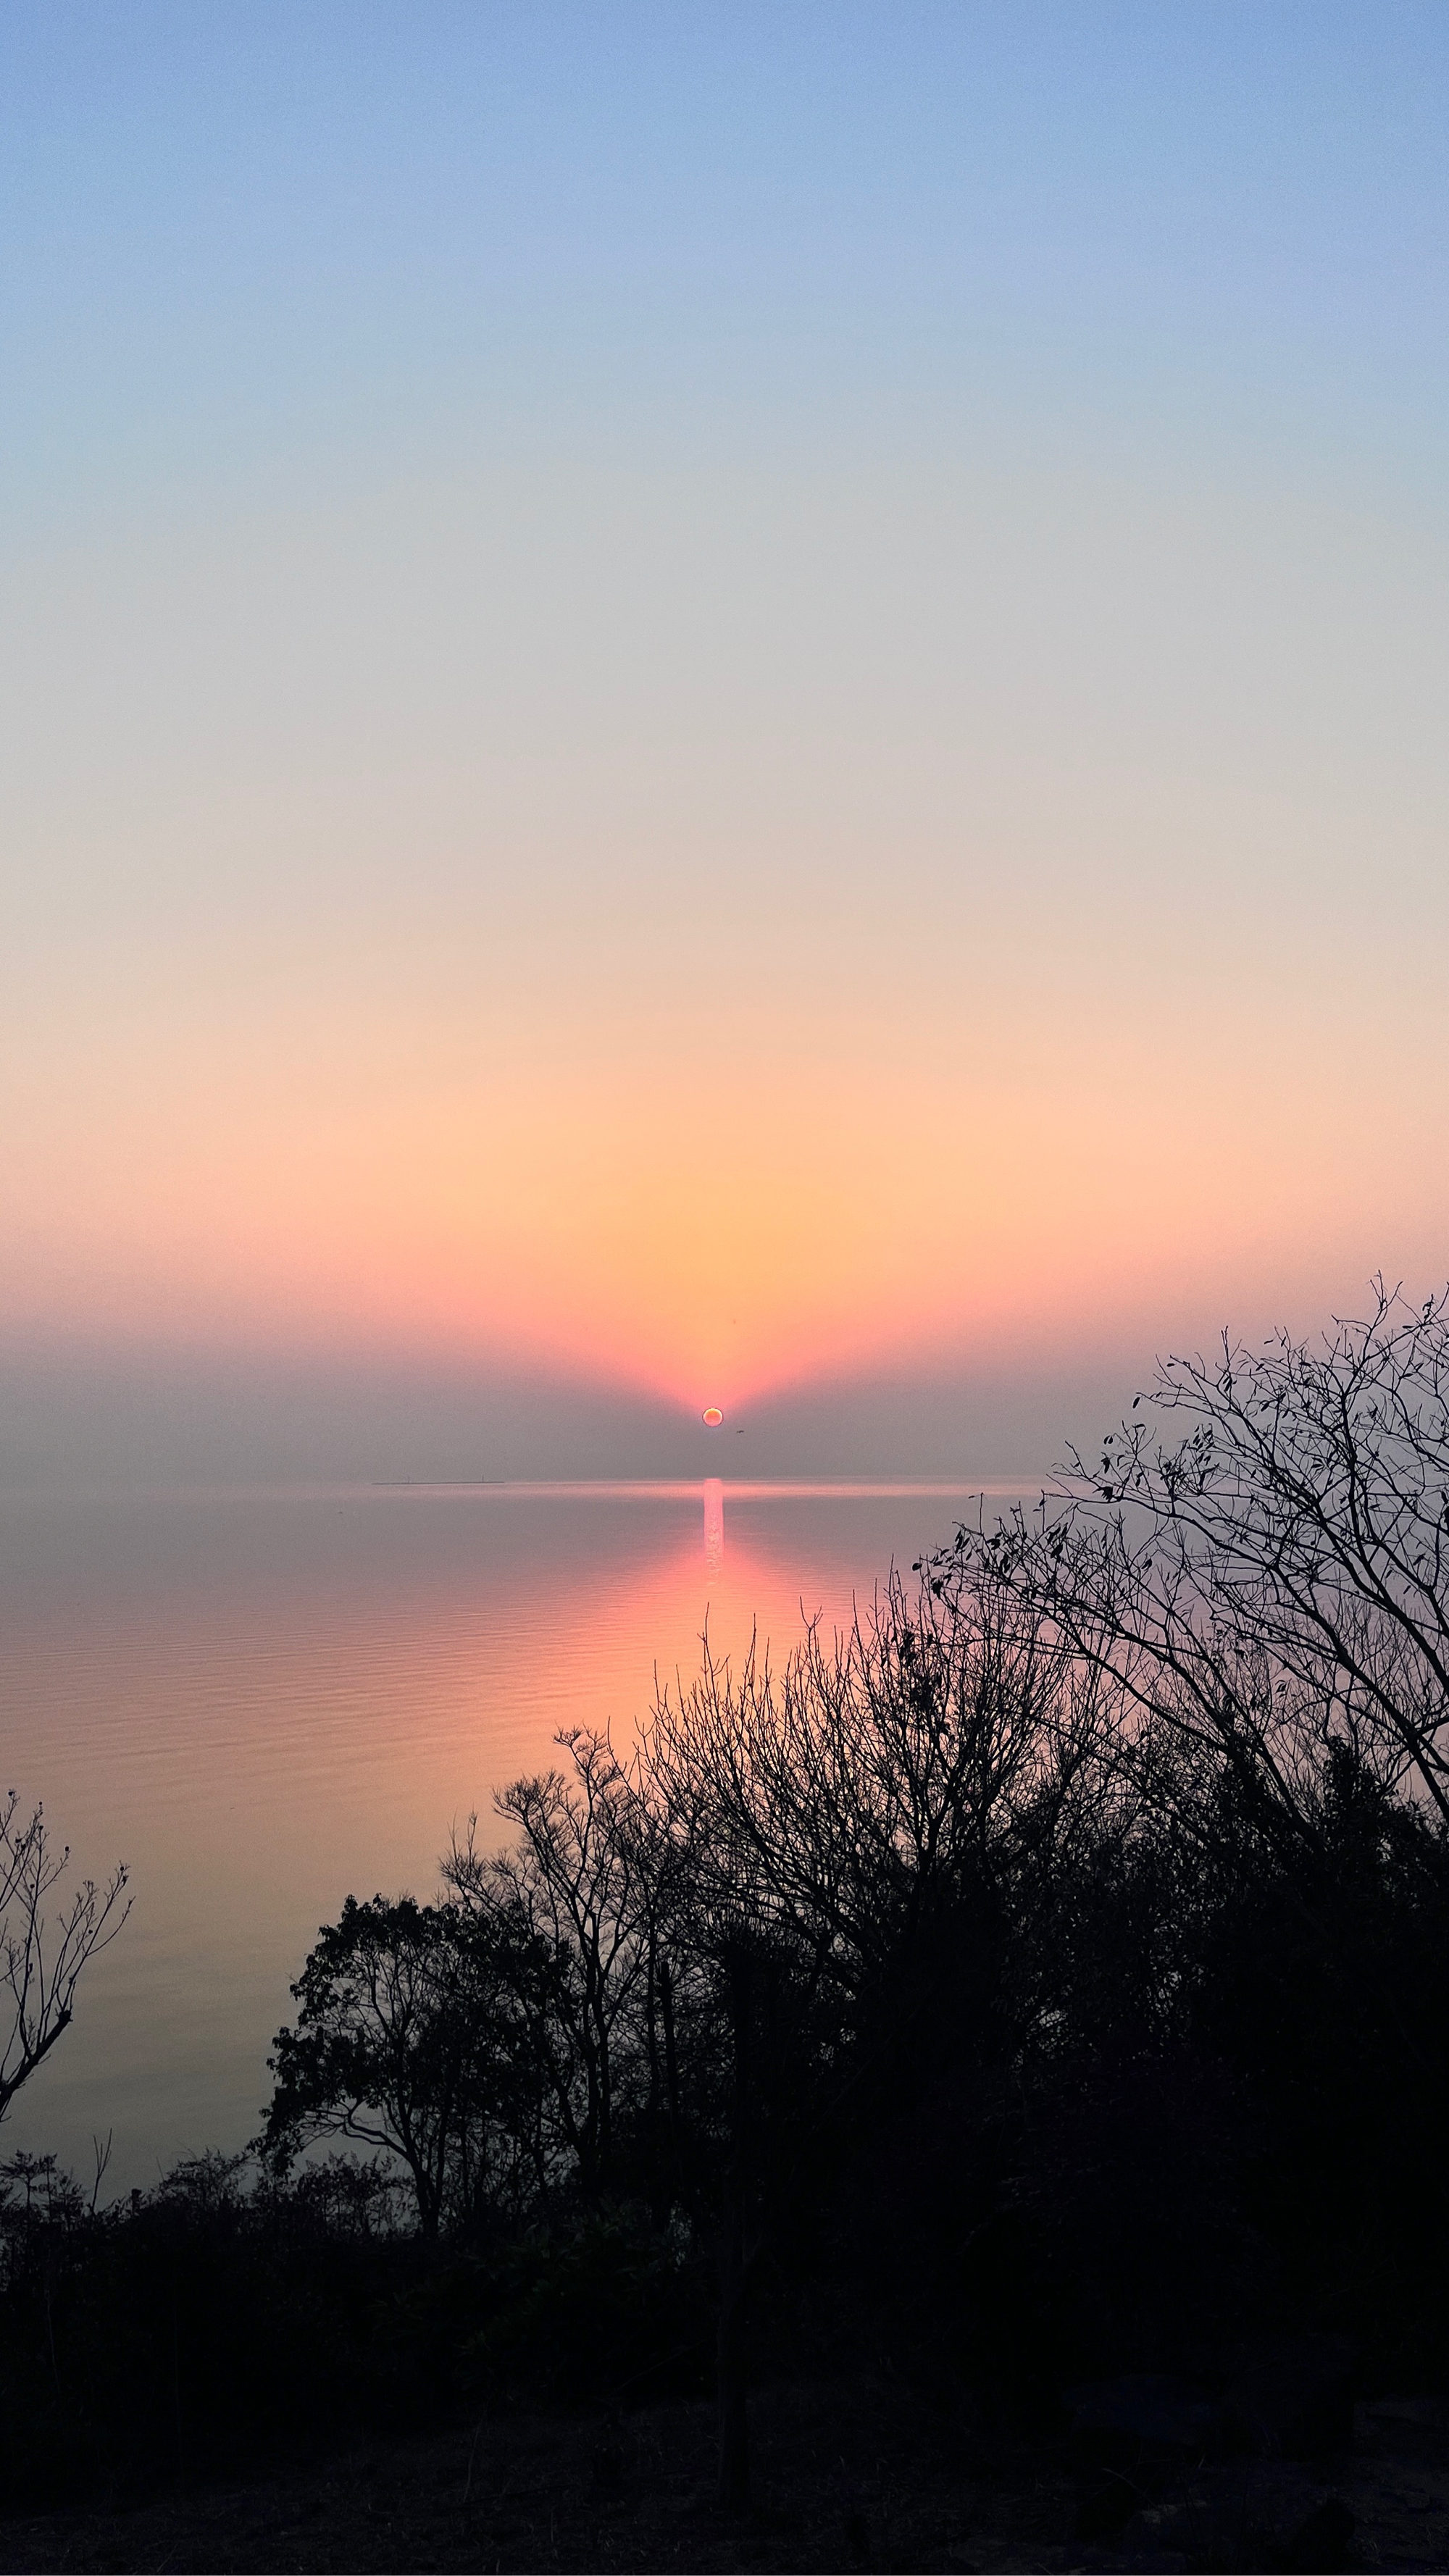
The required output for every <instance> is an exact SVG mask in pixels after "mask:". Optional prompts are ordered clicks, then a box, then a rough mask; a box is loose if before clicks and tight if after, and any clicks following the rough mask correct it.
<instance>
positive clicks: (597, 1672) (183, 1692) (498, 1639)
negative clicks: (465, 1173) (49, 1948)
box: [0, 1479, 968, 2188]
mask: <svg viewBox="0 0 1449 2576" xmlns="http://www.w3.org/2000/svg"><path fill="white" fill-rule="evenodd" d="M967 1492H968V1488H967V1487H965V1486H964V1485H958V1486H956V1487H949V1486H942V1485H939V1484H938V1485H934V1486H932V1485H923V1484H916V1485H914V1486H912V1485H909V1484H897V1485H894V1486H890V1485H874V1486H872V1485H860V1486H854V1487H851V1486H837V1487H821V1486H816V1487H813V1488H812V1487H810V1486H808V1485H796V1486H793V1487H792V1486H784V1485H781V1486H769V1485H764V1484H744V1483H740V1484H730V1485H727V1484H725V1483H724V1482H722V1481H721V1480H718V1479H711V1480H709V1481H707V1482H706V1483H704V1484H700V1483H693V1484H682V1483H673V1484H667V1483H666V1484H654V1485H634V1486H629V1485H594V1486H580V1485H575V1486H559V1485H554V1486H535V1487H516V1486H514V1487H506V1486H504V1487H494V1488H491V1489H489V1488H477V1487H474V1488H467V1487H459V1488H456V1489H453V1490H442V1489H438V1488H424V1487H414V1488H403V1487H377V1486H373V1487H368V1486H352V1487H337V1488H329V1489H322V1488H318V1489H315V1490H313V1491H310V1492H306V1491H301V1492H299V1491H292V1492H286V1491H273V1492H270V1493H265V1492H249V1493H248V1492H244V1493H221V1492H216V1493H211V1494H189V1495H185V1496H151V1497H146V1496H130V1497H123V1496H110V1497H104V1498H92V1499H89V1500H66V1501H61V1500H55V1499H53V1498H52V1499H46V1500H41V1499H38V1498H37V1499H35V1500H32V1501H21V1502H11V1503H7V1504H4V1505H3V1506H0V1630H3V1637H4V1656H3V1679H0V1777H3V1779H4V1781H5V1782H6V1783H9V1782H12V1781H13V1782H14V1784H15V1785H16V1786H17V1787H18V1788H19V1789H20V1791H21V1793H22V1795H23V1796H25V1797H31V1796H37V1795H43V1797H44V1798H45V1800H46V1803H47V1807H48V1810H49V1811H50V1812H51V1814H52V1815H53V1817H54V1819H55V1821H56V1824H57V1828H58V1830H59V1831H61V1832H62V1833H63V1834H64V1835H65V1836H66V1837H68V1839H69V1840H70V1842H71V1844H72V1846H73V1849H74V1852H75V1856H76V1860H77V1862H78V1864H79V1865H80V1867H81V1868H82V1870H83V1871H86V1872H89V1873H91V1874H93V1875H95V1876H96V1877H98V1878H99V1877H102V1876H104V1875H105V1873H106V1872H107V1870H108V1869H109V1868H110V1866H111V1865H112V1863H113V1862H114V1861H115V1860H117V1859H125V1860H126V1861H128V1862H129V1863H130V1864H131V1867H132V1871H133V1881H132V1884H133V1889H134V1893H135V1908H134V1912H133V1915H132V1918H131V1920H130V1922H129V1923H128V1924H127V1926H126V1929H125V1932H124V1934H123V1936H122V1938H121V1939H120V1940H119V1941H118V1942H117V1943H116V1944H115V1945H114V1947H113V1948H112V1949H111V1950H109V1951H108V1952H107V1953H106V1955H105V1956H104V1958H102V1959H101V1960H100V1961H99V1962H98V1964H97V1965H96V1967H95V1968H94V1970H93V1971H92V1974H91V1976H90V1977H89V1979H88V1980H87V1983H86V1985H85V1987H84V1989H83V1993H82V1997H81V2005H80V2010H79V2012H78V2015H77V2019H76V2023H75V2025H74V2027H73V2029H72V2030H70V2031H69V2032H68V2033H67V2034H66V2037H65V2040H64V2041H63V2043H62V2045H61V2047H60V2048H59V2049H58V2050H57V2051H56V2052H55V2054H54V2056H53V2057H52V2058H51V2059H50V2061H49V2062H48V2063H47V2064H46V2065H45V2066H44V2067H43V2068H42V2069H41V2071H40V2073H39V2074H38V2075H37V2076H36V2077H35V2078H34V2079H33V2081H32V2083H31V2084H30V2085H29V2086H28V2087H27V2088H26V2090H25V2091H24V2092H23V2093H22V2094H21V2095H20V2096H19V2098H18V2100H17V2102H16V2106H15V2109H14V2111H13V2112H12V2114H11V2117H10V2120H9V2121H8V2122H7V2125H6V2143H7V2147H8V2149H9V2151H11V2152H13V2151H14V2149H15V2148H17V2147H25V2148H30V2149H33V2150H35V2151H43V2150H47V2149H55V2150H56V2151H57V2152H59V2153H60V2154H61V2156H62V2157H63V2158H64V2159H66V2160H68V2161H70V2162H73V2163H74V2164H75V2165H76V2166H77V2167H78V2168H80V2169H81V2170H85V2169H86V2168H87V2167H88V2165H89V2160H90V2152H91V2148H90V2141H91V2136H92V2133H93V2132H97V2131H98V2132H99V2133H100V2134H101V2135H102V2136H104V2135H105V2133H106V2131H107V2130H108V2129H111V2128H112V2127H114V2130H115V2150H114V2157H113V2163H112V2167H111V2173H110V2176H109V2178H108V2180H109V2181H110V2182H111V2183H115V2184H117V2185H119V2186H120V2187H122V2188H128V2187H129V2186H130V2185H131V2184H133V2183H137V2184H141V2185H145V2184H146V2183H148V2182H152V2181H154V2180H155V2179H156V2176H157V2172H158V2170H160V2169H164V2168H165V2167H166V2166H167V2165H168V2164H170V2163H171V2162H174V2161H175V2159H176V2158H177V2157H178V2156H180V2155H183V2154H187V2153H193V2152H195V2151H197V2150H199V2149H201V2148H204V2147H208V2146H220V2147H225V2148H234V2147H239V2146H240V2145H242V2144H243V2143H244V2141H245V2140H246V2139H247V2138H248V2137H249V2136H250V2135H252V2134H253V2132H254V2131H255V2129H256V2127H257V2126H258V2114H259V2111H260V2108H261V2105H262V2103H263V2101H264V2099H265V2095H266V2089H267V2076H266V2069H265V2058H266V2053H267V2048H268V2044H269V2042H270V2040H271V2038H272V2035H273V2033H274V2032H275V2031H276V2029H277V2028H278V2026H279V2024H280V2023H281V2022H282V2021H283V2020H285V2019H287V2018H289V2017H290V2012H291V2005H290V1999H289V1996H288V1991H287V1990H288V1985H289V1982H290V1980H291V1979H292V1978H293V1977H295V1976H296V1975H297V1974H298V1972H299V1970H300V1968H301V1964H302V1960H303V1957H304V1956H305V1953H306V1951H307V1949H308V1948H309V1947H310V1945H311V1942H312V1941H313V1939H314V1938H315V1936H316V1932H317V1929H318V1926H319V1925H320V1924H321V1923H322V1922H324V1921H331V1920H333V1919H334V1918H335V1916H336V1914H337V1912H338V1910H339V1908H340V1906H341V1903H342V1900H343V1898H344V1896H346V1895H347V1894H349V1893H352V1894H355V1895H357V1896H360V1897H367V1896H370V1895H372V1894H373V1893H374V1892H376V1891H378V1890H382V1891H384V1892H386V1893H390V1894H395V1893H397V1892H399V1891H400V1890H402V1889H403V1888H410V1889H411V1890H412V1891H413V1892H414V1893H415V1894H418V1895H423V1896H425V1895H428V1894H430V1893H431V1892H432V1890H433V1889H434V1887H435V1885H436V1879H437V1861H438V1855H439V1853H440V1852H441V1851H442V1850H443V1848H444V1846H445V1845H446V1843H447V1840H448V1836H449V1832H450V1829H451V1827H452V1825H453V1824H454V1822H455V1821H456V1822H457V1823H458V1824H460V1825H461V1824H463V1823H464V1822H465V1821H466V1819H467V1817H468V1815H469V1813H470V1811H472V1810H474V1809H476V1810H477V1811H478V1812H479V1814H480V1816H481V1817H482V1818H483V1819H484V1820H485V1823H487V1824H491V1817H490V1804H491V1800H492V1796H493V1793H494V1791H495V1790H496V1789H498V1788H499V1787H501V1786H502V1785H503V1784H504V1783H506V1782H507V1781H508V1780H511V1779H513V1778H515V1777H517V1775H518V1774H519V1773H520V1772H522V1771H529V1770H537V1769H540V1768H543V1767H545V1766H546V1765H547V1764H548V1763H549V1762H550V1760H551V1759H552V1758H553V1753H552V1739H553V1737H554V1735H555V1733H556V1732H557V1731H558V1730H559V1729H560V1728H562V1727H566V1726H591V1725H603V1724H605V1723H608V1722H612V1723H613V1724H614V1726H615V1728H616V1731H617V1732H621V1733H622V1734H623V1735H625V1736H627V1733H628V1730H629V1729H630V1727H631V1726H632V1723H633V1721H634V1719H635V1717H636V1716H637V1715H638V1714H640V1713H642V1712H643V1711H644V1710H645V1709H647V1707H648V1704H649V1701H650V1698H651V1694H652V1689H653V1679H654V1667H655V1664H656V1662H657V1665H658V1668H659V1671H660V1674H661V1676H665V1677H672V1675H673V1673H674V1672H675V1670H676V1669H679V1670H682V1671H683V1672H684V1673H685V1674H686V1676H687V1675H688V1674H689V1673H691V1672H692V1671H693V1670H694V1669H695V1668H696V1667H697V1664H698V1658H699V1638H700V1633H701V1631H702V1629H703V1628H704V1626H705V1623H706V1621H707V1622H708V1628H709V1634H710V1639H711V1644H712V1646H713V1648H714V1649H715V1650H716V1651H717V1652H720V1653H730V1654H738V1653H739V1652H740V1650H741V1649H742V1648H743V1647H745V1646H746V1645H747V1644H748V1641H749V1637H750V1634H751V1630H752V1627H753V1626H754V1624H755V1623H756V1622H758V1625H759V1630H760V1633H761V1636H762V1638H765V1637H768V1639H769V1640H770V1642H771V1645H772V1648H773V1650H774V1651H775V1653H776V1654H777V1655H778V1654H779V1653H780V1652H781V1651H782V1650H784V1649H785V1648H786V1647H787V1646H788V1644H789V1643H790V1642H791V1641H792V1640H793V1639H794V1638H795V1637H796V1636H798V1635H799V1633H800V1625H801V1616H802V1605H803V1609H804V1611H805V1612H806V1613H808V1614H810V1615H814V1614H815V1613H817V1612H818V1613H821V1614H823V1617H824V1620H825V1622H826V1624H827V1626H828V1625H830V1624H831V1623H838V1622H840V1621H842V1620H845V1619H847V1618H848V1617H849V1615H850V1612H851V1605H852V1596H853V1594H856V1593H859V1594H861V1595H862V1596H867V1597H868V1595H869V1593H870V1590H871V1588H872V1586H873V1585H874V1583H875V1582H876V1580H877V1579H878V1578H879V1577H881V1576H883V1575H884V1573H885V1571H886V1569H887V1567H888V1566H889V1564H890V1562H891V1561H892V1559H894V1560H895V1561H896V1562H897V1563H899V1564H902V1565H904V1566H909V1564H910V1563H911V1561H912V1559H913V1558H914V1557H917V1556H919V1555H920V1553H921V1552H922V1550H923V1549H924V1548H927V1547H929V1546H931V1545H933V1544H935V1543H937V1542H938V1541H940V1540H942V1539H944V1538H946V1537H948V1536H949V1535H950V1532H951V1530H952V1528H953V1526H954V1522H955V1519H956V1518H958V1517H959V1516H960V1514H961V1512H962V1511H963V1510H964V1508H965V1500H966V1495H967Z"/></svg>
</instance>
